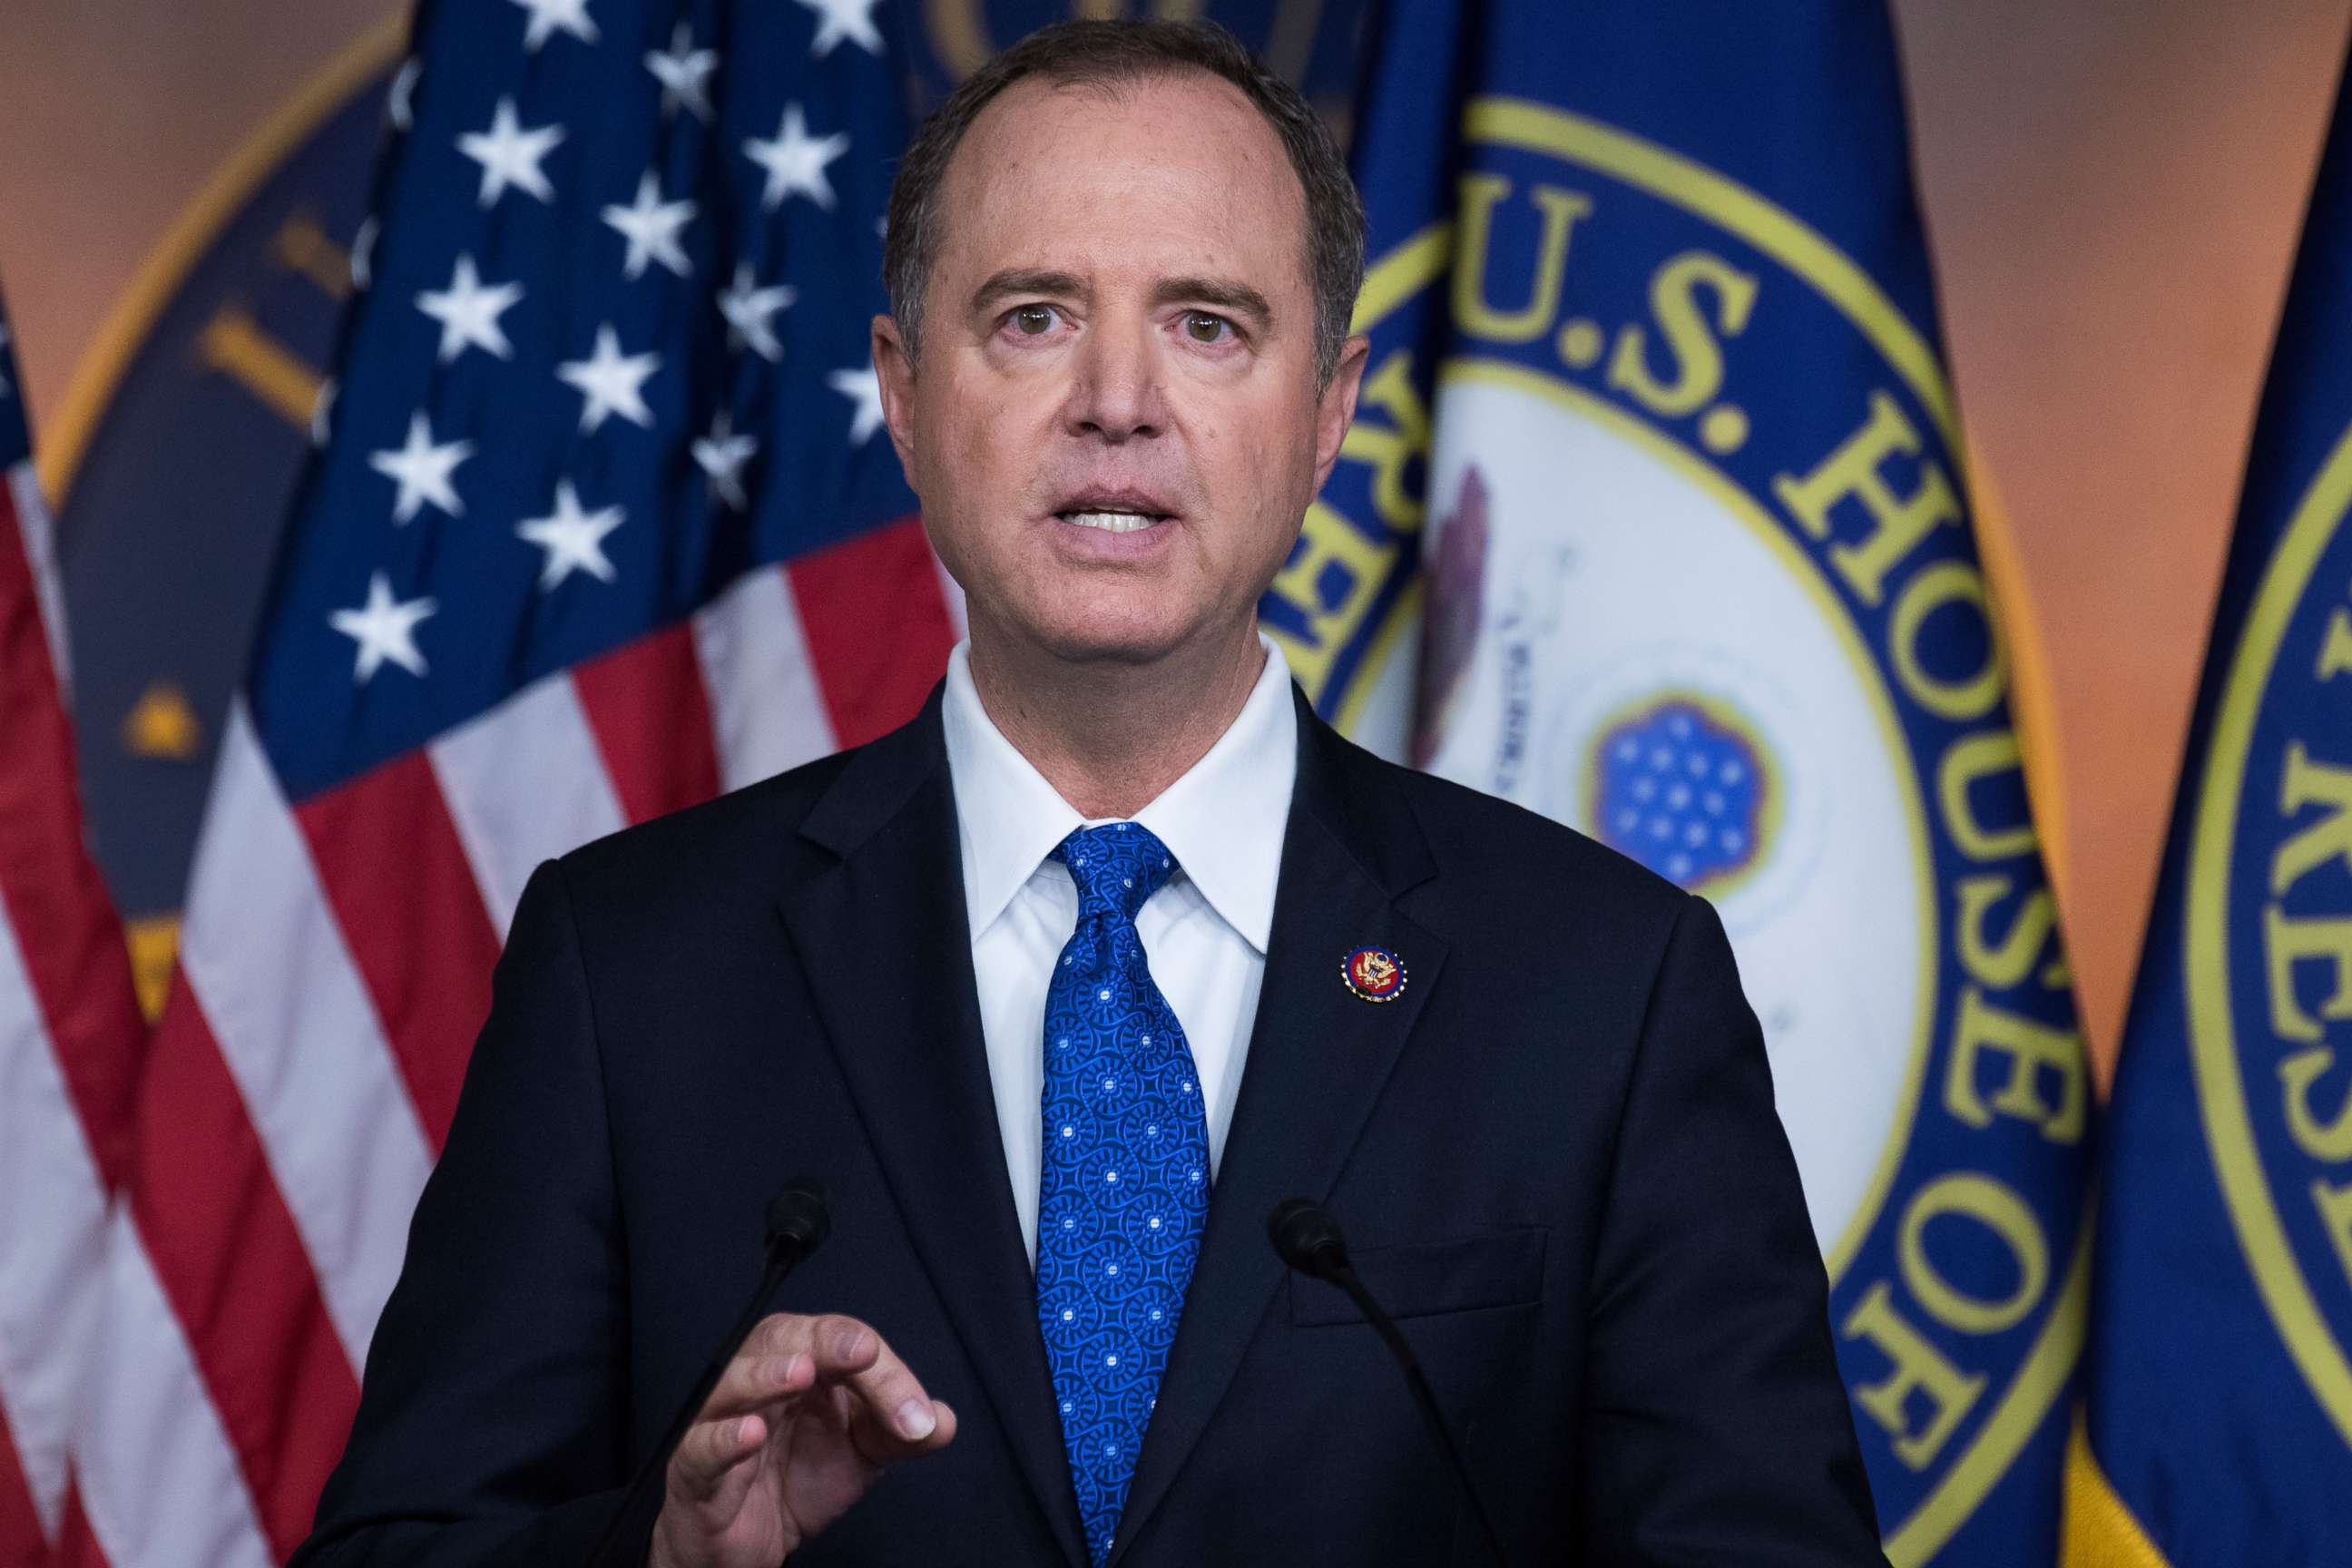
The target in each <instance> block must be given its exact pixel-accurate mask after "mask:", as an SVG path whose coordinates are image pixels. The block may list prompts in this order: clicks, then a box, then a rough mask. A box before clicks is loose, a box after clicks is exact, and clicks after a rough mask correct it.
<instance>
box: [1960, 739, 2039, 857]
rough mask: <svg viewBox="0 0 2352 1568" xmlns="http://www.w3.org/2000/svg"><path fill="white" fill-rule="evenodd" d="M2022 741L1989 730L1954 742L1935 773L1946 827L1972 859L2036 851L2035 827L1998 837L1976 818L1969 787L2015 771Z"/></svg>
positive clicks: (2006, 830)
mask: <svg viewBox="0 0 2352 1568" xmlns="http://www.w3.org/2000/svg"><path fill="white" fill-rule="evenodd" d="M2017 765H2018V756H2017V737H2016V735H2014V734H2013V733H2011V731H2007V730H1987V731H1982V732H1981V733H1979V734H1974V735H1964V736H1962V737H1961V738H1960V739H1959V740H1957V741H1955V742H1952V747H1951V750H1949V751H1948V752H1945V753H1944V761H1943V763H1942V764H1941V765H1940V766H1939V767H1938V768H1937V770H1936V795H1937V801H1938V803H1939V804H1941V805H1942V806H1943V808H1944V826H1946V827H1948V828H1949V829H1950V830H1951V834H1952V842H1953V843H1955V844H1957V845H1958V846H1959V847H1960V852H1961V853H1962V854H1964V855H1966V856H1967V857H1968V858H1969V859H1971V860H2006V859H2008V858H2010V857H2011V856H2012V855H2023V854H2026V853H2028V852H2030V851H2031V850H2032V847H2033V824H2032V823H2031V822H2027V823H2023V824H2021V825H2020V826H2016V827H2005V828H2003V829H2001V830H2000V832H1998V833H1996V832H1993V831H1991V830H1990V829H1989V828H1987V827H1986V826H1984V824H1983V823H1981V822H1979V820H1977V810H1976V803H1975V801H1974V800H1973V799H1972V798H1971V797H1970V795H1969V788H1970V786H1972V785H1973V784H1976V783H1977V781H1978V780H1979V779H1984V778H1990V777H1991V776H1992V775H1993V774H1995V773H2006V772H2010V771H2012V770H2014V769H2015V768H2016V767H2017Z"/></svg>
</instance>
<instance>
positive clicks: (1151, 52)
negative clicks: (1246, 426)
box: [882, 18, 1364, 386]
mask: <svg viewBox="0 0 2352 1568" xmlns="http://www.w3.org/2000/svg"><path fill="white" fill-rule="evenodd" d="M1185 71H1204V72H1206V73H1207V74H1209V75H1211V76H1213V77H1217V78H1219V79H1223V80H1225V81H1229V82H1231V83H1233V84H1234V86H1235V87H1237V88H1239V89H1241V91H1242V95H1243V96H1244V97H1245V98H1247V99H1248V100H1250V102H1251V103H1252V104H1254V105H1255V106H1256V108H1257V111H1258V112H1259V113H1260V114H1263V115H1265V120H1266V123H1267V124H1269V125H1271V126H1273V127H1274V131H1275V134H1276V135H1277V136H1279V137H1281V138H1282V146H1283V150H1284V151H1285V152H1286V153H1289V154H1290V167H1291V169H1292V171H1293V172H1294V173H1296V174H1297V176H1298V183H1299V184H1300V185H1301V186H1302V187H1303V188H1304V190H1305V192H1306V195H1307V236H1306V239H1307V276H1308V278H1309V279H1311V281H1312V282H1313V284H1314V289H1315V374H1316V384H1318V386H1321V385H1328V384H1329V382H1330V379H1331V373H1332V371H1333V370H1334V369H1336V368H1337V367H1338V365H1339V348H1340V345H1341V344H1342V343H1343V342H1346V341H1347V337H1348V321H1349V316H1350V315H1351V314H1352V313H1353V312H1354V310H1355V308H1356V290H1357V289H1360V287H1362V285H1363V281H1364V204H1363V200H1362V198H1361V197H1360V196H1359V195H1357V194H1356V184H1355V182H1354V181H1353V180H1351V179H1349V177H1348V164H1347V161H1346V160H1345V159H1344V158H1342V157H1341V156H1340V155H1339V144H1338V143H1337V142H1334V141H1332V139H1331V132H1329V130H1328V129H1327V128H1326V127H1325V125H1324V123H1323V121H1322V117H1321V116H1319V115H1318V114H1317V113H1316V112H1315V110H1313V108H1311V107H1310V106H1309V105H1308V104H1307V100H1306V99H1304V98H1302V97H1300V96H1299V94H1298V91H1297V89H1295V88H1293V87H1292V86H1291V85H1290V84H1289V83H1288V82H1286V81H1284V80H1283V79H1281V78H1280V77H1278V76H1276V75H1275V74H1274V73H1273V72H1272V71H1270V70H1268V69H1267V68H1265V66H1264V65H1263V64H1262V63H1260V61H1259V60H1258V58H1257V57H1256V56H1255V55H1253V54H1251V53H1250V52H1249V50H1248V49H1247V48H1246V47H1244V46H1243V44H1242V42H1241V40H1240V39H1238V38H1236V37H1234V36H1233V35H1232V34H1231V33H1229V32H1227V31H1225V29H1224V28H1223V27H1220V26H1217V25H1216V24H1215V23H1213V22H1165V21H1156V20H1142V19H1137V18H1118V19H1089V20H1083V21H1075V22H1057V23H1055V25H1054V26H1049V27H1041V28H1039V29H1038V30H1037V31H1036V32H1034V33H1032V34H1030V35H1029V36H1028V37H1025V38H1024V39H1022V40H1021V41H1020V42H1019V43H1017V44H1015V45H1013V47H1011V48H1009V49H1006V50H1005V51H1004V52H1003V53H1002V54H1000V55H998V56H996V57H995V58H993V59H992V60H990V61H989V62H988V63H987V64H986V65H984V66H982V67H981V68H980V69H979V70H977V71H975V72H974V73H973V74H972V75H971V76H970V77H968V78H966V79H964V81H963V83H962V85H961V86H960V87H958V88H957V89H955V90H954V91H953V92H951V93H950V94H949V95H948V97H947V100H946V101H945V102H943V103H941V104H940V106H939V108H938V109H936V110H933V111H932V113H931V116H930V118H929V119H928V120H926V121H923V124H922V128H921V129H920V130H919V131H917V132H915V138H914V140H913V141H912V142H908V145H907V155H906V157H905V159H904V160H903V161H901V162H900V163H899V165H898V178H897V179H896V180H894V181H893V182H892V183H891V186H890V221H889V226H888V236H887V239H886V240H885V242H884V245H883V250H882V280H883V283H884V285H885V286H886V287H887V289H889V291H890V311H891V314H892V315H893V316H894V317H896V318H897V320H898V328H899V331H902V332H904V333H905V334H906V343H907V352H908V354H909V355H910V356H911V355H913V354H915V353H917V352H918V349H917V340H918V338H919V335H920V333H921V331H922V319H923V291H924V289H925V288H926V286H927V285H928V284H929V280H930V274H931V266H932V263H933V262H934V261H935V260H936V259H937V258H938V256H939V247H940V216H941V215H940V186H941V185H942V184H944V183H945V181H946V176H947V170H948V163H949V160H950V159H951V158H953V157H954V156H955V150H956V148H957V146H958V145H960V144H961V142H962V141H963V136H964V132H966V131H968V130H970V129H971V122H972V121H974V120H976V119H978V118H979V116H980V111H981V110H983V109H985V108H987V107H988V104H989V101H990V100H992V99H993V98H995V97H996V95H997V94H998V93H1001V92H1003V90H1004V89H1006V88H1008V87H1010V86H1012V85H1013V83H1014V82H1016V81H1018V80H1020V79H1022V78H1023V77H1028V76H1034V77H1039V78H1042V79H1045V80H1046V81H1049V82H1052V83H1054V84H1055V85H1057V86H1070V87H1091V88H1097V89H1104V90H1106V91H1116V90H1117V89H1120V88H1123V87H1127V86H1129V85H1130V84H1132V83H1135V82H1139V81H1144V80H1148V79H1153V78H1157V77H1167V76H1175V75H1179V74H1181V73H1182V72H1185Z"/></svg>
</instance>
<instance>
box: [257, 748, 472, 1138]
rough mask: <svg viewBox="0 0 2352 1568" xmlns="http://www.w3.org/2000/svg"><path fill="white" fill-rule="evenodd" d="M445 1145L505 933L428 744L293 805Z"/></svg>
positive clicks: (387, 1028)
mask: <svg viewBox="0 0 2352 1568" xmlns="http://www.w3.org/2000/svg"><path fill="white" fill-rule="evenodd" d="M294 819H295V821H297V822H298V823H299V824H300V825H301V828H302V836H303V837H304V838H305V839H307V840H308V841H309V843H310V858H311V860H312V862H313V863H314V864H315V865H316V866H317V867H318V868H319V881H320V886H321V887H323V888H324V889H325V890H326V895H327V903H328V906H329V908H331V910H333V911H334V915H335V923H336V924H337V925H338V926H340V927H341V928H342V932H343V940H344V941H345V942H348V943H350V945H351V950H352V962H353V963H355V964H357V965H358V967H359V972H360V976H361V978H362V980H364V981H365V982H366V984H367V988H368V994H369V995H370V996H371V997H373V999H374V1002H375V1009H376V1016H377V1018H378V1019H380V1020H381V1021H382V1022H383V1031H384V1037H385V1039H386V1040H387V1041H389V1042H390V1044H391V1046H392V1054H393V1057H394V1059H396V1060H397V1061H398V1062H399V1063H400V1075H401V1078H402V1079H403V1080H404V1081H405V1082H406V1084H407V1085H408V1094H409V1098H410V1100H413V1101H415V1106H416V1117H417V1120H418V1121H420V1122H422V1123H423V1124H424V1127H425V1136H426V1137H427V1138H429V1139H430V1140H431V1141H432V1143H433V1147H434V1150H435V1151H436V1152H438V1151H439V1150H440V1147H441V1144H442V1141H443V1140H444V1139H446V1137H447V1136H448V1135H449V1119H450V1117H451V1116H452V1115H454V1114H455V1113H456V1111H457V1087H458V1085H459V1084H460V1083H461V1082H462V1081H464V1079H465V1076H466V1058H467V1056H468V1055H469V1054H471V1052H472V1051H473V1048H474V1036H475V1035H476V1034H477V1033H478V1032H479V1030H480V1029H481V1026H482V1020H483V1019H485V1018H487V1017H488V1016H489V1013H490V970H491V968H492V967H493V966H494V965H495V964H496V963H498V959H499V933H498V931H497V928H496V927H494V926H493V925H492V924H491V923H490V915H489V910H488V909H487V908H486V907H485V906H484V905H483V902H482V891H481V889H480V887H479V886H478V884H477V883H476V882H475V880H474V868H473V865H472V863H471V862H469V861H468V860H467V858H466V847H465V844H464V842H463V841H462V840H461V839H459V838H458V837H457V823H456V822H454V821H453V820H451V818H450V816H449V805H448V802H447V801H446V800H445V799H444V798H443V797H442V794H441V785H440V782H439V781H438V780H437V779H436V778H435V777H434V776H433V764H432V763H431V762H429V761H428V760H427V759H426V757H425V752H421V751H418V752H405V753H404V754H402V755H400V756H397V757H394V759H393V760H392V761H390V762H388V763H384V764H383V765H382V766H381V767H377V768H373V769H370V770H369V771H368V772H366V773H362V774H361V775H360V776H359V777H357V778H355V779H352V781H350V782H349V783H348V784H339V785H337V786H336V787H335V788H333V789H331V790H328V791H326V792H325V793H324V794H321V795H314V796H312V797H311V798H310V799H309V800H307V801H304V802H303V803H302V804H301V805H298V806H296V807H295V808H294Z"/></svg>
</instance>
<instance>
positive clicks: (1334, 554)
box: [1266, 501, 1396, 695]
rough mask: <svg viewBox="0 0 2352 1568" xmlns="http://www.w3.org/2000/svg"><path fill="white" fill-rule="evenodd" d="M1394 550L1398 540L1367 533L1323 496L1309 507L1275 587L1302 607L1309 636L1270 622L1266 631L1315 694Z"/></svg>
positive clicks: (1357, 622) (1367, 605) (1367, 606)
mask: <svg viewBox="0 0 2352 1568" xmlns="http://www.w3.org/2000/svg"><path fill="white" fill-rule="evenodd" d="M1395 554H1396V546H1395V545H1393V544H1381V543H1375V542H1372V541H1371V540H1369V539H1367V538H1365V537H1364V535H1363V534H1362V532H1361V531H1359V530H1358V529H1357V527H1356V525H1355V524H1354V523H1352V522H1350V521H1348V519H1347V518H1346V517H1345V516H1344V515H1343V514H1341V513H1339V512H1338V511H1335V510H1332V509H1331V508H1330V507H1328V506H1326V505H1324V504H1323V503H1322V502H1321V501H1317V502H1316V503H1315V504H1314V505H1313V506H1310V507H1308V508H1307V525H1306V527H1305V528H1303V529H1302V530H1300V531H1299V535H1298V545H1297V552H1296V553H1295V554H1294V555H1293V556H1292V558H1291V560H1290V563H1289V564H1287V565H1286V566H1285V567H1283V569H1282V570H1281V571H1280V572H1278V573H1276V574H1275V578H1274V584H1273V588H1272V591H1273V592H1274V593H1276V594H1279V595H1282V596H1283V598H1285V599H1286V600H1288V601H1289V602H1290V604H1291V605H1294V606H1295V607H1296V608H1297V611H1298V613H1299V616H1301V618H1303V619H1304V620H1305V621H1306V622H1307V637H1306V638H1305V639H1304V640H1302V639H1300V638H1299V637H1293V636H1289V635H1287V634H1286V633H1284V632H1282V631H1281V630H1279V629H1278V628H1276V627H1274V626H1268V627H1266V632H1267V635H1269V636H1271V637H1276V640H1278V641H1279V642H1280V643H1281V645H1282V653H1283V657H1284V658H1286V659H1288V660H1289V661H1290V667H1291V668H1292V669H1293V670H1294V671H1296V672H1297V675H1298V679H1299V683H1300V684H1301V685H1302V686H1304V687H1305V688H1306V689H1307V692H1308V693H1309V694H1310V695H1316V694H1319V693H1320V692H1321V691H1322V689H1323V683H1324V681H1325V680H1327V679H1328V678H1329V676H1330V673H1331V663H1332V660H1333V659H1335V658H1338V657H1339V649H1340V648H1342V647H1345V646H1346V645H1347V641H1348V638H1349V636H1350V635H1351V634H1352V633H1353V632H1354V630H1355V628H1356V627H1357V626H1358V625H1360V623H1361V622H1362V620H1363V618H1364V616H1365V614H1366V612H1367V611H1369V610H1370V607H1371V603H1372V596H1373V595H1375V594H1377V593H1378V592H1379V591H1380V586H1381V581H1382V580H1383V578H1384V577H1385V576H1386V574H1387V572H1388V568H1389V563H1390V562H1391V560H1392V559H1393V558H1394V557H1395ZM1333 584H1337V587H1336V588H1335V587H1334V586H1332V585H1333Z"/></svg>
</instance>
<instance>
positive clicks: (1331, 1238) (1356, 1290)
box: [1265, 1198, 1510, 1568]
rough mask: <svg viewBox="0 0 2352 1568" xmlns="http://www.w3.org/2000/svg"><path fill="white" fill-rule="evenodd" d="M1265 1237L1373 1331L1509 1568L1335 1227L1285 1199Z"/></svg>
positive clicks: (1492, 1547) (1302, 1202) (1396, 1337)
mask: <svg viewBox="0 0 2352 1568" xmlns="http://www.w3.org/2000/svg"><path fill="white" fill-rule="evenodd" d="M1265 1228H1266V1234H1267V1235H1268V1236H1269V1237H1271V1238H1272V1239H1273V1242H1274V1249H1275V1251H1276V1252H1278V1253H1280V1254H1281V1255H1282V1260H1283V1261H1284V1262H1285V1263H1286V1264H1288V1265H1289V1266H1290V1267H1291V1268H1295V1269H1297V1271H1298V1272H1299V1273H1301V1274H1305V1275H1307V1276H1308V1277H1309V1278H1311V1279H1322V1280H1326V1281H1328V1282H1329V1283H1331V1284H1333V1285H1337V1286H1338V1287H1339V1289H1342V1290H1344V1291H1346V1292H1347V1294H1348V1300H1350V1301H1353V1302H1354V1303H1355V1304H1356V1308H1357V1310H1359V1311H1360V1312H1362V1313H1363V1314H1364V1321H1366V1322H1369V1323H1370V1324H1371V1325H1372V1331H1373V1332H1374V1333H1377V1334H1378V1335H1380V1337H1381V1343H1383V1344H1385V1345H1387V1346H1388V1348H1389V1353H1390V1354H1391V1355H1392V1356H1394V1357H1395V1358H1396V1363H1397V1366H1398V1368H1399V1370H1401V1371H1402V1372H1403V1373H1404V1383H1405V1387H1406V1388H1407V1389H1409V1390H1411V1391H1412V1402H1413V1405H1415V1407H1416V1408H1418V1409H1419V1410H1420V1412H1421V1419H1422V1424H1423V1426H1426V1427H1428V1429H1429V1435H1430V1438H1431V1440H1432V1441H1433V1442H1434V1443H1435V1444H1436V1445H1437V1451H1438V1452H1439V1453H1441V1454H1443V1455H1444V1457H1445V1465H1446V1468H1448V1469H1450V1470H1452V1471H1453V1472H1454V1480H1455V1482H1457V1483H1458V1484H1459V1485H1460V1487H1461V1489H1462V1500H1463V1501H1464V1503H1465V1505H1467V1506H1468V1508H1469V1510H1470V1517H1471V1518H1472V1519H1473V1520H1475V1521H1476V1522H1477V1525H1478V1534H1479V1537H1480V1539H1482V1540H1483V1541H1485V1542H1486V1555H1487V1556H1489V1557H1491V1558H1492V1559H1494V1561H1495V1562H1496V1563H1497V1564H1499V1565H1500V1568H1510V1559H1509V1558H1507V1557H1506V1556H1505V1555H1504V1554H1503V1539H1502V1537H1501V1536H1500V1535H1499V1534H1497V1533H1496V1530H1495V1521H1494V1520H1493V1519H1492V1518H1491V1517H1490V1516H1489V1515H1488V1514H1487V1512H1486V1503H1485V1502H1484V1501H1482V1500H1480V1499H1479V1496H1478V1489H1477V1488H1476V1487H1475V1485H1473V1484H1472V1483H1471V1480H1470V1467H1469V1466H1468V1465H1467V1464H1465V1463H1464V1462H1463V1458H1462V1450H1461V1449H1460V1448H1458V1447H1455V1446H1454V1434H1453V1432H1452V1431H1450V1430H1449V1429H1448V1428H1447V1426H1446V1425H1445V1415H1444V1412H1443V1411H1441V1410H1439V1409H1438V1407H1437V1395H1436V1394H1434V1393H1433V1392H1432V1391H1431V1389H1430V1386H1429V1379H1428V1378H1427V1377H1425V1376H1423V1374H1422V1370H1421V1360H1420V1358H1419V1357H1417V1356H1415V1355H1414V1354H1413V1353H1412V1345H1411V1344H1409V1343H1407V1342H1406V1341H1405V1337H1404V1335H1403V1333H1402V1331H1399V1330H1398V1328H1397V1326H1396V1321H1395V1320H1394V1319H1392V1318H1391V1317H1390V1316H1389V1315H1388V1313H1387V1312H1385V1311H1383V1310H1381V1304H1380V1303H1379V1302H1378V1301H1375V1300H1372V1293H1371V1292H1370V1290H1367V1289H1364V1282H1363V1281H1362V1280H1361V1279H1358V1278H1357V1276H1356V1269H1355V1265H1354V1264H1352V1263H1350V1262H1349V1260H1348V1243H1347V1240H1346V1238H1345V1237H1342V1236H1341V1235H1340V1233H1339V1222H1338V1221H1337V1220H1334V1219H1333V1218H1332V1217H1331V1216H1330V1215H1329V1214H1328V1213H1326V1212H1325V1211H1324V1210H1323V1209H1322V1208H1321V1207H1319V1206H1318V1205H1315V1204H1312V1203H1309V1202H1307V1200H1306V1199H1305V1198H1286V1199H1285V1200H1283V1201H1282V1202H1281V1203H1279V1204H1277V1205H1275V1209H1274V1212H1273V1213H1272V1214H1270V1215H1267V1216H1266V1222H1265Z"/></svg>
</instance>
